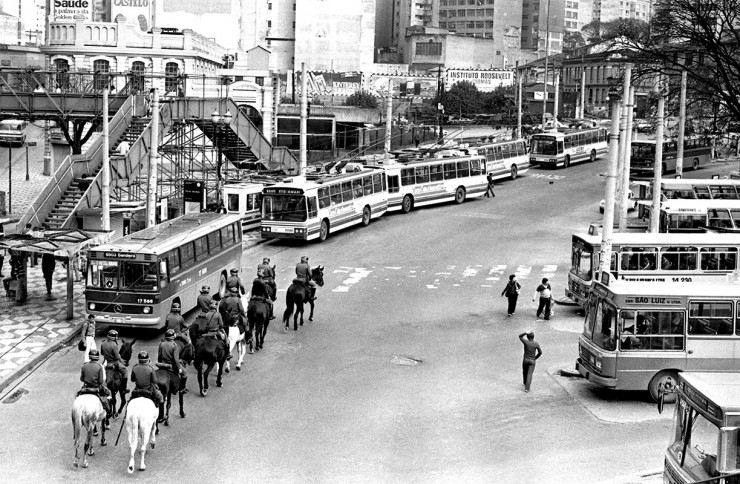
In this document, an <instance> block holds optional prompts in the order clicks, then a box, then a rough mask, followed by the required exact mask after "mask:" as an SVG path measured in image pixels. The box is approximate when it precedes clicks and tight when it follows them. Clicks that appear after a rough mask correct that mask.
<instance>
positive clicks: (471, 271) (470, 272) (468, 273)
mask: <svg viewBox="0 0 740 484" xmlns="http://www.w3.org/2000/svg"><path fill="white" fill-rule="evenodd" d="M476 274H478V269H477V268H475V267H470V266H468V267H466V268H465V270H464V271H463V277H474V276H475V275H476Z"/></svg>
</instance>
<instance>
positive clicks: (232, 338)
mask: <svg viewBox="0 0 740 484" xmlns="http://www.w3.org/2000/svg"><path fill="white" fill-rule="evenodd" d="M241 318H242V316H240V317H239V319H240V320H241ZM246 338H247V331H246V328H245V326H244V324H243V323H241V321H240V323H239V324H237V325H234V326H229V351H230V352H231V354H232V355H233V354H234V349H235V348H236V355H237V359H236V369H237V371H241V369H242V363H244V355H246V354H247V341H246ZM249 342H250V343H249V344H250V349H251V344H252V339H251V338H250V339H249ZM224 371H225V372H226V373H228V372H229V371H231V365H230V363H229V361H228V360H227V361H226V368H225V369H224Z"/></svg>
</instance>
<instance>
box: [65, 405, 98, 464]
mask: <svg viewBox="0 0 740 484" xmlns="http://www.w3.org/2000/svg"><path fill="white" fill-rule="evenodd" d="M105 415H106V412H105V409H104V408H103V404H102V403H100V397H98V396H97V395H92V394H83V395H80V396H78V397H77V398H75V401H74V403H73V404H72V431H73V438H74V442H75V458H74V462H73V464H74V466H75V467H78V466H79V460H80V459H79V447H80V440H81V439H82V430H83V429H84V430H85V431H87V436H86V439H85V451H84V453H83V455H82V467H87V456H88V455H95V451H94V450H93V442H92V441H93V431H94V429H95V428H96V425H97V423H98V422H102V420H103V419H104V418H105ZM100 445H101V446H105V445H106V442H105V426H104V425H103V426H102V436H101V438H100Z"/></svg>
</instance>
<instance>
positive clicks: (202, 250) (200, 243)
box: [195, 236, 208, 260]
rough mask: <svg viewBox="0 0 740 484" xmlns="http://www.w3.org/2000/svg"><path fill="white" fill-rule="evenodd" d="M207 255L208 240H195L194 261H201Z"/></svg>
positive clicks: (203, 238) (202, 238) (199, 238)
mask: <svg viewBox="0 0 740 484" xmlns="http://www.w3.org/2000/svg"><path fill="white" fill-rule="evenodd" d="M206 254H208V240H207V239H206V237H205V236H203V237H198V238H197V239H195V260H203V259H204V257H203V256H204V255H206Z"/></svg>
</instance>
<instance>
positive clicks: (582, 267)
mask: <svg viewBox="0 0 740 484" xmlns="http://www.w3.org/2000/svg"><path fill="white" fill-rule="evenodd" d="M592 260H593V252H592V251H590V250H587V249H585V248H582V247H573V253H572V254H571V268H570V270H571V271H572V272H573V273H574V274H575V275H577V276H578V277H580V278H581V279H583V280H584V281H590V280H591V277H592V268H593V264H592Z"/></svg>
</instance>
